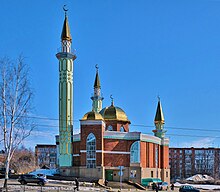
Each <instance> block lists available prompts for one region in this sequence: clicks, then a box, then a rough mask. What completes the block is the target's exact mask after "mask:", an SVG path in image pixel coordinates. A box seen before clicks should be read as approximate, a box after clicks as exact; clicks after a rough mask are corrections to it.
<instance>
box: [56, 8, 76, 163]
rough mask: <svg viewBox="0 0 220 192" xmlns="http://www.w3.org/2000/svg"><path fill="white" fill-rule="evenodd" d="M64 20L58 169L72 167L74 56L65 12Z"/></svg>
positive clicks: (60, 54)
mask: <svg viewBox="0 0 220 192" xmlns="http://www.w3.org/2000/svg"><path fill="white" fill-rule="evenodd" d="M64 11H65V20H64V24H63V30H62V34H61V45H62V50H61V52H59V53H57V54H56V57H57V58H58V60H59V167H70V166H72V156H73V155H72V143H73V142H72V138H73V61H74V60H75V59H76V55H75V54H74V53H72V52H71V43H72V38H71V34H70V28H69V24H68V18H67V15H66V12H67V10H65V9H64Z"/></svg>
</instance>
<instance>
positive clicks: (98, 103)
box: [91, 65, 104, 113]
mask: <svg viewBox="0 0 220 192" xmlns="http://www.w3.org/2000/svg"><path fill="white" fill-rule="evenodd" d="M95 67H96V76H95V82H94V94H93V96H92V97H91V99H92V110H93V111H95V112H97V113H99V112H100V111H101V110H102V100H103V99H104V98H103V97H102V95H101V84H100V80H99V68H98V65H96V66H95Z"/></svg>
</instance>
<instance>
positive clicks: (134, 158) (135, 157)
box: [130, 141, 140, 163]
mask: <svg viewBox="0 0 220 192" xmlns="http://www.w3.org/2000/svg"><path fill="white" fill-rule="evenodd" d="M130 152H131V155H130V162H131V163H140V141H135V142H134V143H133V144H132V145H131V149H130Z"/></svg>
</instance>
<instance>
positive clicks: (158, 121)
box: [153, 97, 166, 138]
mask: <svg viewBox="0 0 220 192" xmlns="http://www.w3.org/2000/svg"><path fill="white" fill-rule="evenodd" d="M154 124H155V127H156V129H155V130H153V132H154V136H156V137H160V138H164V136H165V133H166V130H164V129H163V127H164V124H165V120H164V116H163V110H162V106H161V102H160V98H159V97H158V104H157V111H156V115H155V118H154Z"/></svg>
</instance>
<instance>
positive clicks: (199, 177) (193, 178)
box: [186, 174, 214, 181]
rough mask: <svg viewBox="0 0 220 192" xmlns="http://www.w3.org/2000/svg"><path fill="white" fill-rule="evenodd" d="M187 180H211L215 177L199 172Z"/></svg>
mask: <svg viewBox="0 0 220 192" xmlns="http://www.w3.org/2000/svg"><path fill="white" fill-rule="evenodd" d="M186 180H188V181H210V180H214V179H213V178H212V177H211V176H208V175H201V174H197V175H194V176H192V177H189V178H187V179H186Z"/></svg>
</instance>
